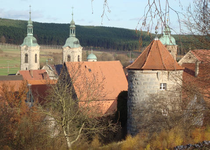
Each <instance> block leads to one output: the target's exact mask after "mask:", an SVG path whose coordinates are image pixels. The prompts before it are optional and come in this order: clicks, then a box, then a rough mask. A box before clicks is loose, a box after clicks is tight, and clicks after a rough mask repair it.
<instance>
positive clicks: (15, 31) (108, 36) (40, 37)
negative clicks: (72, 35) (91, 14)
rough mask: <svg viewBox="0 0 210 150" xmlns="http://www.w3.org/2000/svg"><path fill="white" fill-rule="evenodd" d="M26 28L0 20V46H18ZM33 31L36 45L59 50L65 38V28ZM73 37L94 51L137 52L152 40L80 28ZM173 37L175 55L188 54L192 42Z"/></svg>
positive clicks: (105, 29)
mask: <svg viewBox="0 0 210 150" xmlns="http://www.w3.org/2000/svg"><path fill="white" fill-rule="evenodd" d="M27 24H28V22H27V21H21V20H11V19H2V18H0V42H6V43H11V44H18V45H20V44H22V42H23V39H24V38H25V37H26V35H27ZM33 27H34V36H35V37H36V38H37V41H38V43H39V44H40V45H61V46H63V45H64V44H65V41H66V39H67V38H68V37H69V24H55V23H38V22H33ZM76 37H77V38H78V39H79V41H80V44H81V45H82V46H83V47H91V46H93V47H97V49H100V48H102V49H114V50H139V49H140V48H142V47H144V46H147V45H148V44H149V43H150V42H151V40H153V39H154V35H151V34H150V35H148V34H147V33H146V32H140V31H135V30H129V29H123V28H114V27H99V26H98V27H97V26H80V25H76ZM174 37H175V39H176V41H177V44H178V45H179V51H178V53H179V52H180V51H182V53H183V52H184V51H186V50H187V51H188V50H189V45H191V42H192V40H189V39H186V38H183V37H184V36H179V35H174ZM180 37H181V38H180ZM180 39H181V40H180ZM191 47H192V46H191ZM180 49H182V50H180ZM184 49H185V50H184Z"/></svg>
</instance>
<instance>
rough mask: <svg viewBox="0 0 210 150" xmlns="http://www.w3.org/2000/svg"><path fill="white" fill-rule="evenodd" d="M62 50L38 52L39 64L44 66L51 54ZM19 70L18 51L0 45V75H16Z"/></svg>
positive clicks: (17, 49)
mask: <svg viewBox="0 0 210 150" xmlns="http://www.w3.org/2000/svg"><path fill="white" fill-rule="evenodd" d="M59 52H62V50H58V49H55V50H54V49H46V50H44V49H43V50H41V52H40V55H41V56H40V64H41V65H44V64H45V63H46V60H47V59H52V54H53V53H59ZM18 70H20V49H19V48H12V47H9V46H7V47H6V46H4V45H0V75H8V74H16V73H17V71H18Z"/></svg>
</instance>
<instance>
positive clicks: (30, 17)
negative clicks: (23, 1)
mask: <svg viewBox="0 0 210 150" xmlns="http://www.w3.org/2000/svg"><path fill="white" fill-rule="evenodd" d="M29 20H31V5H29Z"/></svg>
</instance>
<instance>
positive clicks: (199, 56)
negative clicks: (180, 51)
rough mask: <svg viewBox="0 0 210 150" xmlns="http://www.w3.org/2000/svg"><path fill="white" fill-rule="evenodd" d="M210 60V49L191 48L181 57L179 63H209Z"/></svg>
mask: <svg viewBox="0 0 210 150" xmlns="http://www.w3.org/2000/svg"><path fill="white" fill-rule="evenodd" d="M209 61H210V50H202V49H201V50H190V51H189V52H188V53H187V54H185V55H184V57H182V59H180V61H179V64H180V65H182V64H184V63H196V62H199V63H208V62H209Z"/></svg>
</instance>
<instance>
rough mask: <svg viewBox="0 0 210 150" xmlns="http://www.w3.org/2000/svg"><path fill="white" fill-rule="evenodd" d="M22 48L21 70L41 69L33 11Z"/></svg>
mask: <svg viewBox="0 0 210 150" xmlns="http://www.w3.org/2000/svg"><path fill="white" fill-rule="evenodd" d="M30 7H31V6H30ZM20 47H21V50H20V51H21V52H20V53H21V54H20V55H21V60H20V69H21V70H38V69H40V63H39V56H40V46H39V45H38V44H37V40H36V38H35V37H34V36H33V23H32V21H31V9H30V12H29V21H28V25H27V36H26V37H25V38H24V41H23V44H22V45H21V46H20Z"/></svg>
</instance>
